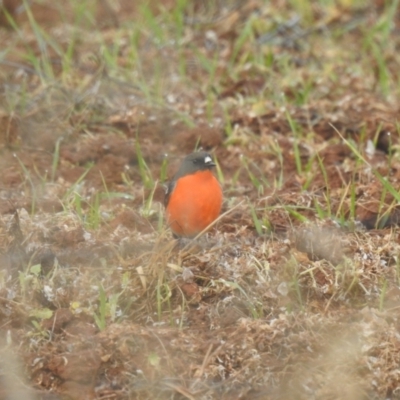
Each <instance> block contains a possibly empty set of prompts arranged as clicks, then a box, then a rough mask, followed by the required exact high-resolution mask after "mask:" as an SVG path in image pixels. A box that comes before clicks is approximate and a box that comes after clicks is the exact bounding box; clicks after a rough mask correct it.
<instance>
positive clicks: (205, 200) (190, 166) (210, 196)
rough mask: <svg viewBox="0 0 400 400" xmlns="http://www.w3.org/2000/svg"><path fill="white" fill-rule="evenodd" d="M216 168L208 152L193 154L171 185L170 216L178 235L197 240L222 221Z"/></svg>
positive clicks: (220, 191) (167, 205) (169, 190)
mask: <svg viewBox="0 0 400 400" xmlns="http://www.w3.org/2000/svg"><path fill="white" fill-rule="evenodd" d="M214 166H215V164H214V163H213V162H212V159H211V156H210V155H209V154H208V153H205V152H196V153H192V154H190V155H189V156H187V157H186V158H185V159H184V161H183V163H182V165H181V167H180V168H179V170H178V172H177V173H176V175H175V176H174V178H173V180H172V181H171V183H170V184H169V186H168V190H167V194H166V199H165V205H166V217H167V222H168V225H169V226H170V228H171V230H172V232H173V233H174V234H175V235H176V236H184V237H194V236H196V235H197V234H198V233H200V232H201V231H202V230H204V229H205V228H207V226H209V225H210V224H211V223H212V222H213V221H214V220H215V219H216V218H218V216H219V214H220V212H221V206H222V200H223V196H222V189H221V186H220V184H219V182H218V180H217V179H216V178H215V176H214V175H213V173H212V172H211V169H212V167H214Z"/></svg>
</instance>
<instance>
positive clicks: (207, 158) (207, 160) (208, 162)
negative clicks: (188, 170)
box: [204, 156, 212, 164]
mask: <svg viewBox="0 0 400 400" xmlns="http://www.w3.org/2000/svg"><path fill="white" fill-rule="evenodd" d="M210 163H212V158H211V157H210V156H205V157H204V164H210Z"/></svg>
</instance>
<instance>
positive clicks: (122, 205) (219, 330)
mask: <svg viewBox="0 0 400 400" xmlns="http://www.w3.org/2000/svg"><path fill="white" fill-rule="evenodd" d="M89 3H90V4H92V6H93V7H95V12H94V16H95V20H94V21H88V20H85V19H83V20H82V21H81V25H80V26H79V28H80V29H82V31H83V32H85V34H87V35H88V40H90V39H89V33H90V31H91V30H93V29H94V27H96V29H97V30H99V31H100V32H102V33H103V34H104V38H105V39H104V40H106V41H107V40H108V42H107V43H106V44H107V45H109V46H111V45H112V43H113V40H117V39H116V38H117V37H118V35H117V32H119V30H120V29H122V32H125V31H123V28H124V26H125V25H124V24H127V23H129V21H134V20H135V19H138V18H140V9H139V6H138V5H137V4H136V3H135V2H131V1H128V0H126V1H119V2H115V4H114V2H111V1H106V0H104V1H98V2H94V1H93V2H89ZM117 3H118V4H117ZM151 3H152V5H151V7H152V9H153V11H154V13H156V14H157V13H161V12H162V11H163V10H164V11H165V10H168V9H169V8H170V7H173V5H174V2H172V1H163V2H156V1H154V2H151ZM153 3H154V4H153ZM217 3H219V2H217ZM227 3H229V4H230V6H232V5H231V3H232V4H233V3H234V2H227ZM272 3H273V4H274V7H277V9H279V7H280V6H282V7H289V6H288V4H286V2H285V1H275V2H272ZM339 3H340V4H342V3H343V4H345V3H346V2H339ZM380 3H381V2H378V1H377V2H375V3H374V4H372V3H371V5H369V6H365V7H361V8H360V9H359V10H358V15H356V16H354V15H353V14H352V12H351V10H349V9H347V8H346V6H345V5H337V6H336V8H335V10H336V11H335V12H333V11H332V15H331V16H330V17H329V16H323V15H321V16H320V17H319V16H318V15H319V14H318V12H320V11H321V10H319V9H318V7H316V9H315V10H314V11H315V13H316V16H315V18H320V20H319V21H320V23H321V26H322V24H323V25H324V27H325V29H328V30H329V29H333V28H334V27H336V26H338V25H340V26H346V27H347V26H348V24H349V23H350V22H352V21H357V19H356V17H357V18H362V21H363V23H365V24H370V25H372V24H373V23H374V21H376V20H377V19H378V18H379V15H380V13H381V12H382V9H383V5H382V4H380ZM51 4H53V3H51ZM54 4H55V3H54ZM71 4H72V3H71ZM113 4H114V7H113ZM116 4H117V5H118V6H117V5H116ZM3 5H4V6H3V7H5V9H6V10H7V11H8V13H9V14H11V15H12V16H14V17H15V20H16V23H17V24H18V26H19V27H20V29H21V32H22V33H23V34H24V35H25V37H24V41H23V42H19V41H18V40H17V36H18V35H17V32H15V30H13V29H12V27H11V26H10V23H9V20H8V19H7V18H6V17H5V15H6V13H5V12H3V13H2V14H1V15H0V26H1V27H0V41H1V42H4V43H10V41H13V40H14V41H15V43H16V45H15V49H14V51H12V52H10V54H8V55H7V63H3V64H2V65H1V67H2V70H1V71H0V83H1V86H2V88H3V94H4V93H5V90H6V89H5V87H6V85H22V83H23V84H24V85H27V91H28V93H29V99H27V102H28V104H26V105H24V108H23V107H22V106H21V107H16V108H15V109H13V110H12V111H10V109H9V108H8V106H7V104H8V103H7V101H6V99H5V96H2V99H1V103H0V171H1V174H0V213H1V219H0V260H1V265H2V270H1V271H0V333H1V335H2V339H1V340H2V343H1V346H0V347H1V350H0V351H1V355H0V360H1V361H0V399H3V398H4V399H6V398H7V399H8V398H10V399H11V398H21V399H22V398H26V399H211V398H212V399H229V400H233V399H249V400H250V399H350V400H358V399H360V400H361V399H379V398H381V399H382V398H385V399H398V398H400V394H399V390H400V389H399V387H400V375H399V373H398V365H399V362H400V341H399V336H398V330H399V328H400V326H399V321H400V320H399V306H400V290H399V286H398V282H399V271H398V252H399V249H400V247H399V246H400V236H399V231H398V224H399V221H400V212H399V209H398V205H397V200H396V198H395V194H394V193H391V192H390V190H388V189H387V188H385V186H384V184H383V183H382V180H380V179H379V176H384V177H386V178H387V179H388V180H389V181H390V183H391V185H393V187H394V188H395V190H398V188H399V184H398V182H399V178H400V175H399V174H400V162H399V159H398V154H397V151H398V145H399V129H398V126H399V125H398V121H397V118H398V115H399V105H400V103H399V102H398V99H394V100H393V99H387V98H386V99H384V96H382V95H381V94H380V92H379V90H378V89H377V85H378V83H377V79H378V78H377V77H376V76H373V74H372V75H370V76H368V77H367V78H365V80H363V77H359V76H357V75H356V74H350V73H348V71H347V70H346V66H345V65H343V64H341V63H338V64H337V65H336V67H335V68H336V70H335V71H333V72H332V76H333V75H335V76H341V74H343V76H344V78H343V81H339V82H338V81H334V78H332V79H329V78H327V79H326V80H325V81H324V83H323V84H324V85H326V87H325V88H324V90H323V91H322V92H323V93H325V95H324V96H322V95H321V97H320V98H313V99H310V100H309V101H308V102H307V103H306V104H299V105H295V104H296V102H292V103H290V104H292V105H291V106H290V108H287V109H286V110H285V109H284V107H283V106H281V105H280V104H279V101H275V100H273V99H269V98H268V99H263V100H262V102H261V101H260V104H259V107H257V104H256V105H255V106H254V105H249V103H246V102H245V101H243V103H241V100H240V99H246V98H247V97H251V96H260V93H261V94H262V90H263V88H264V87H265V86H266V85H269V84H270V83H271V78H270V75H269V74H271V76H274V74H275V73H276V72H274V71H273V67H271V71H258V70H256V69H252V67H251V66H249V67H248V68H246V69H243V71H241V73H240V74H236V75H235V74H232V75H229V73H227V68H228V67H226V66H225V64H224V62H226V60H228V59H229V57H230V55H231V54H232V52H234V51H235V50H234V43H235V41H236V40H237V38H238V37H239V36H240V34H241V29H242V27H243V26H244V24H245V23H246V21H248V20H249V19H250V18H254V17H255V15H258V14H257V13H263V12H265V13H266V17H268V13H269V12H270V11H268V7H266V6H265V5H264V4H263V2H262V1H257V0H255V1H249V2H246V4H239V5H237V4H236V8H234V7H233V6H232V7H231V9H230V11H229V12H228V13H227V14H224V11H223V10H222V8H223V7H222V8H221V11H220V12H221V15H220V16H218V15H216V16H215V18H211V16H210V14H209V13H207V10H204V9H203V8H201V7H200V9H199V10H198V11H197V12H198V15H200V16H201V15H206V17H207V18H208V21H209V23H208V24H207V25H206V26H204V27H202V28H201V29H198V30H194V33H192V35H193V37H192V39H191V43H192V44H193V46H198V48H199V49H201V51H202V52H203V54H204V55H206V56H207V57H208V56H209V57H210V58H212V57H214V51H216V50H215V48H213V46H219V47H218V49H217V51H218V54H219V57H221V60H222V61H221V65H220V66H219V68H218V69H217V71H216V72H215V78H214V79H215V82H217V83H215V87H216V89H215V90H216V91H217V92H218V96H217V100H216V101H215V103H214V104H213V106H212V110H211V113H212V121H213V122H212V123H210V121H209V118H208V117H207V106H208V103H207V101H208V100H207V98H206V96H205V94H204V92H202V91H201V90H202V85H201V84H197V82H198V81H200V82H204V85H206V84H208V77H209V76H208V74H207V71H206V70H205V69H204V67H203V66H202V64H201V62H200V61H196V54H197V53H196V52H194V51H193V49H192V48H191V47H190V46H187V47H185V48H184V50H185V51H186V52H187V54H186V55H185V57H186V58H185V59H186V61H187V63H188V66H187V75H186V79H187V82H183V83H182V82H181V81H180V82H179V83H176V84H174V83H173V79H171V81H166V83H165V88H163V89H164V90H165V93H168V94H169V95H170V96H171V97H170V103H169V106H166V105H163V106H160V105H158V104H156V102H150V101H148V100H147V98H146V97H145V95H144V94H143V93H141V92H140V90H139V86H138V85H136V84H135V83H127V82H125V81H123V80H122V78H120V77H118V76H117V77H115V76H113V75H112V71H111V72H110V71H107V70H106V67H104V66H101V65H99V64H98V63H100V62H99V61H98V60H94V59H91V58H90V55H92V53H91V52H92V49H91V48H90V46H91V44H90V43H89V44H87V45H85V43H84V41H85V39H82V43H79V45H77V47H76V52H77V54H74V57H73V59H74V69H75V75H74V79H77V80H78V79H79V80H80V82H86V83H84V84H83V83H81V84H79V85H78V87H79V90H78V89H76V90H75V89H74V85H73V84H71V82H69V84H66V83H65V82H64V81H63V77H62V73H61V72H62V71H61V66H60V68H59V70H58V68H57V67H55V68H54V73H55V75H56V77H55V80H54V81H53V82H52V83H51V84H43V83H42V82H41V77H40V76H39V75H38V73H37V72H35V70H34V68H33V66H32V65H30V64H29V62H27V61H26V60H24V59H21V58H20V56H19V54H20V51H21V50H22V49H24V46H26V45H28V46H30V47H31V48H32V50H33V51H34V52H36V53H37V54H39V53H40V48H39V47H38V45H37V43H36V41H35V36H34V35H33V33H32V28H31V25H30V24H29V15H28V14H27V13H26V12H24V11H23V10H22V11H21V9H20V8H19V7H20V3H19V1H12V0H9V1H3ZM318 10H319V11H318ZM31 12H32V14H33V15H34V18H35V20H36V21H37V23H38V24H39V25H40V26H42V27H43V29H44V30H45V31H47V32H51V33H52V34H54V35H56V34H57V29H60V32H61V33H62V32H63V30H64V29H66V27H68V26H71V25H72V24H73V23H74V21H71V19H73V15H74V14H73V12H72V10H70V9H69V5H66V6H65V7H64V6H63V7H62V8H60V7H59V6H52V5H50V2H47V1H44V2H35V1H34V2H32V8H31ZM210 12H211V11H210ZM213 12H214V11H213ZM202 13H204V14H202ZM194 15H197V14H194ZM199 18H200V17H199ZM210 18H211V19H210ZM324 18H325V19H324ZM399 20H400V17H398V18H397V19H396V23H398V21H399ZM188 29H190V25H189V28H188ZM210 30H212V31H213V32H214V34H215V35H216V37H217V39H215V40H216V42H215V43H214V42H212V40H213V39H212V36H210V37H211V39H209V40H210V43H208V42H207V41H206V40H205V39H204V38H205V32H207V31H210ZM360 30H361V28H356V29H354V30H350V31H349V35H348V43H349V46H354V47H357V46H358V45H359V44H360V35H361V33H360ZM322 31H323V30H322V29H321V32H322ZM277 32H278V34H277V39H280V40H277V41H276V42H273V43H272V45H271V49H272V50H271V51H272V52H273V53H274V54H275V55H276V56H278V55H279V54H280V53H283V52H287V54H288V55H289V57H290V64H291V65H294V66H293V67H292V68H293V69H296V68H297V69H298V71H299V75H300V76H301V77H302V79H303V80H306V79H307V74H308V73H309V74H310V75H311V72H308V71H309V70H308V63H311V61H310V60H314V59H315V57H317V54H315V51H316V50H313V49H312V48H309V46H312V44H311V43H300V44H299V43H297V41H298V39H296V38H295V37H293V36H292V35H291V34H289V33H287V32H286V33H285V32H284V33H279V32H280V31H277ZM188 34H189V33H188ZM321 35H322V33H321ZM55 38H56V40H57V41H59V45H60V47H61V48H63V49H65V48H66V46H67V45H68V43H67V42H66V41H64V40H63V38H62V34H59V36H57V37H55ZM141 40H143V42H144V44H143V48H146V51H144V52H143V54H141V57H142V63H143V65H144V66H145V67H146V70H145V71H144V75H145V76H146V74H148V77H149V79H150V77H151V76H152V75H154V74H155V71H154V70H155V69H156V67H155V65H153V62H152V60H153V59H154V58H155V57H159V58H160V59H162V60H164V59H165V60H166V65H165V69H166V70H165V77H166V76H169V69H174V68H175V70H176V68H178V65H179V62H178V61H177V60H178V54H176V53H177V52H172V53H173V54H170V55H169V54H168V49H162V48H161V46H159V47H157V46H155V45H152V43H150V41H149V43H147V42H146V40H148V38H146V37H144V38H141ZM185 40H187V39H185ZM304 40H305V41H307V40H308V39H304ZM311 40H312V39H310V41H311ZM393 40H397V42H398V40H399V39H398V37H396V39H394V38H393ZM146 43H147V44H146ZM146 46H147V47H146ZM50 51H54V54H52V55H51V57H52V59H53V61H54V64H55V65H57V63H61V60H60V59H59V55H58V54H57V53H56V52H55V50H54V49H50ZM120 51H121V54H120V55H119V58H118V63H119V66H120V67H123V66H124V65H125V63H128V56H127V55H128V53H129V48H128V46H126V47H124V46H121V48H120ZM124 51H125V53H124ZM246 51H249V50H248V49H242V50H241V52H242V53H243V54H239V55H238V58H240V56H241V55H242V56H243V57H245V52H246ZM207 52H208V53H207ZM97 55H98V54H97ZM175 57H176V59H175ZM322 57H323V58H328V57H330V55H329V54H323V56H322ZM387 57H388V59H387V60H386V62H387V65H388V68H389V70H390V68H394V69H395V68H397V64H396V61H398V56H397V55H396V54H394V55H393V60H391V59H390V56H389V55H388V56H387ZM192 59H193V60H194V62H193V63H192V64H191V63H190V60H192ZM243 62H244V61H243ZM321 62H323V60H322V59H321ZM310 65H311V64H310ZM313 65H314V64H313ZM371 68H372V69H374V71H375V72H376V71H377V68H378V66H376V65H375V66H372V67H371ZM376 73H377V72H376ZM57 74H58V75H57ZM115 75H118V74H117V73H116V74H115ZM310 79H311V78H310ZM282 81H284V78H282ZM300 89H301V85H300V84H299V86H297V85H296V84H295V83H294V84H285V83H284V82H282V90H283V92H284V95H285V96H286V98H287V99H289V100H290V99H295V98H297V97H296V96H298V93H299V90H300ZM16 95H17V94H16ZM167 103H168V102H166V103H165V104H167ZM261 103H262V104H261ZM222 105H224V107H226V108H224V107H223V106H222ZM199 110H200V111H199ZM227 110H228V111H227ZM183 113H186V114H187V115H190V117H191V119H192V122H193V121H194V124H187V123H186V122H185V121H184V120H183V119H182V118H180V115H181V114H183ZM226 113H228V115H229V117H228V119H229V124H230V126H231V128H232V132H231V133H229V130H228V128H227V127H226V125H225V124H224V123H223V121H224V118H225V114H226ZM287 113H289V115H290V117H291V119H292V120H293V121H294V123H295V124H296V126H297V129H298V130H299V131H302V132H309V133H308V134H303V135H302V136H301V139H300V140H299V141H298V146H297V147H296V146H295V145H294V142H295V141H296V140H297V139H295V135H294V134H293V130H292V127H291V126H290V122H289V120H288V117H287ZM368 141H370V142H368ZM349 143H350V144H349ZM368 143H370V144H372V143H375V146H374V149H373V150H371V151H368ZM196 146H197V147H199V148H203V149H205V150H208V151H210V152H212V154H213V155H214V156H215V158H216V160H217V161H218V166H219V168H220V170H221V171H222V174H223V182H222V185H223V188H224V193H225V202H224V209H223V212H225V211H229V210H231V211H230V212H228V214H227V215H226V216H224V217H223V218H222V219H221V220H220V221H219V222H218V224H217V225H216V227H214V228H213V229H212V230H211V231H210V232H209V233H208V234H207V236H206V237H202V238H200V239H199V240H197V241H196V242H195V243H191V242H189V241H185V240H182V241H180V242H179V243H177V242H176V241H174V240H173V239H172V235H171V233H170V232H169V231H168V229H167V227H165V226H163V219H162V218H163V207H162V202H163V187H162V184H163V183H164V182H161V181H157V182H155V181H156V180H157V179H158V178H159V177H160V176H162V171H163V168H164V166H165V162H167V165H168V166H167V178H168V177H171V176H172V174H173V172H174V171H176V168H177V166H178V165H179V163H180V162H181V160H182V158H183V157H184V156H185V155H186V154H188V153H190V152H191V151H193V149H194V148H195V147H196ZM351 146H354V147H355V148H357V149H358V150H357V151H359V152H361V155H362V156H363V157H364V158H365V159H366V160H367V162H368V164H366V163H363V162H360V159H359V158H358V157H357V154H356V153H355V151H354V150H353V149H352V147H351ZM278 148H279V150H277V149H278ZM296 151H298V154H296ZM141 156H142V157H143V159H144V160H145V162H146V165H147V168H148V170H147V176H151V177H153V178H154V181H153V182H151V181H146V177H144V176H143V169H142V167H141V162H142V158H141ZM296 157H298V159H296ZM299 161H300V163H301V165H302V168H303V170H302V171H299V169H298V162H299ZM307 165H310V168H309V169H307V168H308V167H307ZM376 172H378V173H379V176H378V174H377V173H376ZM354 183H355V185H353V184H354ZM352 185H353V186H352ZM257 186H259V188H258V189H257ZM352 187H355V188H356V189H355V193H351V190H352V189H351V188H352ZM78 198H79V201H78V200H77V199H78ZM149 200H152V201H149ZM352 202H355V204H356V206H355V207H354V212H353V209H352ZM96 207H98V210H99V217H97V218H96V216H93V215H92V214H93V212H94V211H95V210H96ZM318 210H320V213H324V214H323V216H321V215H318ZM328 210H329V212H328ZM352 213H354V215H352ZM255 221H258V222H260V224H261V225H262V228H261V230H262V232H260V230H259V229H258V227H257V226H256V225H257V224H256V222H255ZM35 266H40V268H39V267H38V268H36V269H35ZM35 271H36V272H35ZM101 287H102V288H103V289H100V288H101ZM102 290H103V294H104V298H105V300H104V301H105V302H106V305H105V307H106V315H105V326H99V323H98V321H97V323H96V316H100V314H101V312H102V311H101V302H102V299H101V296H102V294H101V293H102ZM113 301H114V303H113ZM112 307H115V308H114V309H112ZM11 394H12V395H11ZM12 396H14V397H12Z"/></svg>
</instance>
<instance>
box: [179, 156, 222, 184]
mask: <svg viewBox="0 0 400 400" xmlns="http://www.w3.org/2000/svg"><path fill="white" fill-rule="evenodd" d="M213 167H215V163H214V161H213V159H212V157H211V155H210V154H209V153H207V152H205V151H196V152H195V153H191V154H189V155H188V156H186V157H185V159H184V160H183V162H182V164H181V166H180V168H179V169H178V172H177V173H176V174H175V176H174V180H176V179H178V178H180V177H182V176H185V175H188V174H193V173H194V172H198V171H205V170H207V169H212V168H213Z"/></svg>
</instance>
